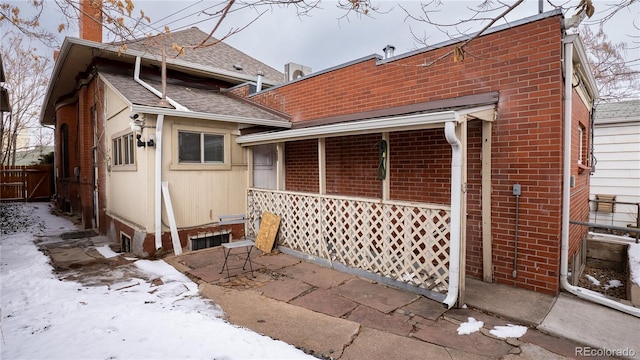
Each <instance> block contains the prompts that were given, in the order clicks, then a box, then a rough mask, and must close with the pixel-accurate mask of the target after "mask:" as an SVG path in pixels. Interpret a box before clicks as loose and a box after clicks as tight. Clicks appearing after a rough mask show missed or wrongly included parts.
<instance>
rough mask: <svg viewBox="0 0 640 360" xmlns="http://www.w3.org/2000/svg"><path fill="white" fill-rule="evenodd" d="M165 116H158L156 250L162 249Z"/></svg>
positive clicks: (155, 195) (155, 180)
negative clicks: (163, 128)
mask: <svg viewBox="0 0 640 360" xmlns="http://www.w3.org/2000/svg"><path fill="white" fill-rule="evenodd" d="M163 125H164V115H162V114H160V115H158V118H157V120H156V166H155V178H154V182H155V193H154V204H155V233H156V250H158V249H160V248H161V247H162V126H163Z"/></svg>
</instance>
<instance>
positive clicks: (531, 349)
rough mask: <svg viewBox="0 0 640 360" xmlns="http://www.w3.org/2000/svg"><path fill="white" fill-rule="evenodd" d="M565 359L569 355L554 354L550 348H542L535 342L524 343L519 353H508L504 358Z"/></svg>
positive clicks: (526, 359) (528, 359)
mask: <svg viewBox="0 0 640 360" xmlns="http://www.w3.org/2000/svg"><path fill="white" fill-rule="evenodd" d="M518 359H521V360H539V359H545V360H564V359H568V358H567V357H564V356H561V355H558V354H554V353H552V352H551V351H549V350H546V349H544V348H541V347H540V346H537V345H533V344H522V345H520V352H519V353H518V354H508V355H506V356H505V357H504V358H503V360H518Z"/></svg>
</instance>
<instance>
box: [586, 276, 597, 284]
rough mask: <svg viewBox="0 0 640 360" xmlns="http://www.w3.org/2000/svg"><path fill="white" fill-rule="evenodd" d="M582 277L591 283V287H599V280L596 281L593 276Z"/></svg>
mask: <svg viewBox="0 0 640 360" xmlns="http://www.w3.org/2000/svg"><path fill="white" fill-rule="evenodd" d="M584 277H586V278H587V280H589V281H591V283H592V284H593V285H595V286H600V280H598V279H596V278H594V277H593V276H591V275H585V276H584Z"/></svg>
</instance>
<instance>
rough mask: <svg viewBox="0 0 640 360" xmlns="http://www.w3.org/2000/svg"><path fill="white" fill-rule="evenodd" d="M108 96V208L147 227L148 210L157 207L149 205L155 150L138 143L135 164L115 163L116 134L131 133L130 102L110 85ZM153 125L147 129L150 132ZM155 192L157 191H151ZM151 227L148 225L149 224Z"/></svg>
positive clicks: (132, 222) (126, 219) (138, 224)
mask: <svg viewBox="0 0 640 360" xmlns="http://www.w3.org/2000/svg"><path fill="white" fill-rule="evenodd" d="M105 99H106V119H107V122H106V129H105V130H106V136H105V137H104V138H105V143H106V154H105V161H106V162H107V179H106V192H107V196H106V198H107V204H106V209H107V212H108V213H109V214H110V215H112V216H115V217H117V218H118V219H120V220H123V221H125V222H127V223H129V224H130V225H135V226H136V227H140V228H142V229H144V228H145V227H146V226H145V225H146V224H147V219H148V213H151V216H152V217H153V208H149V207H148V206H147V203H148V200H149V197H150V195H149V192H148V189H147V188H148V186H149V182H148V178H147V176H146V173H147V172H148V171H149V170H148V168H149V167H148V164H149V161H148V157H149V155H151V154H152V153H153V150H151V149H147V148H144V147H137V146H135V144H134V146H135V165H134V166H115V165H114V163H113V138H114V137H116V136H120V135H123V134H127V133H131V127H130V125H129V123H130V122H131V119H130V118H129V115H130V112H129V104H128V103H127V102H126V101H124V100H123V99H122V97H121V96H120V95H119V94H117V93H116V92H114V91H113V89H111V88H110V87H109V86H107V87H106V88H105ZM149 130H150V129H144V132H143V135H144V136H145V137H146V136H148V133H149ZM151 194H153V193H151ZM146 228H147V229H148V227H146Z"/></svg>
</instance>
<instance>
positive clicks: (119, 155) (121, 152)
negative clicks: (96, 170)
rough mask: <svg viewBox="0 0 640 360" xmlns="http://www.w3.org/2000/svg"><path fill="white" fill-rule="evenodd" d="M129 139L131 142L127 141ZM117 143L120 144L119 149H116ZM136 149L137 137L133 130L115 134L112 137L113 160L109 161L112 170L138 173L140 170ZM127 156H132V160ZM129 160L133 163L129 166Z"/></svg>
mask: <svg viewBox="0 0 640 360" xmlns="http://www.w3.org/2000/svg"><path fill="white" fill-rule="evenodd" d="M127 138H129V141H127ZM116 142H118V145H117V146H118V149H116V145H115V143H116ZM136 149H137V147H136V141H135V135H134V133H133V132H132V131H131V130H129V129H127V130H123V131H120V132H118V133H115V134H113V135H112V136H111V149H110V150H111V159H109V165H110V166H111V170H113V171H136V170H137V169H138V162H137V160H138V159H137V157H138V156H137V151H136ZM127 150H130V151H127ZM127 155H131V159H128V156H127ZM118 159H119V162H118ZM127 160H129V161H131V163H129V164H127V163H126V161H127Z"/></svg>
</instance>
